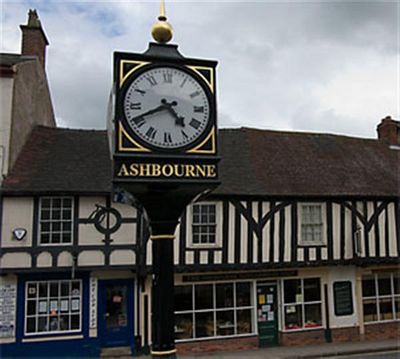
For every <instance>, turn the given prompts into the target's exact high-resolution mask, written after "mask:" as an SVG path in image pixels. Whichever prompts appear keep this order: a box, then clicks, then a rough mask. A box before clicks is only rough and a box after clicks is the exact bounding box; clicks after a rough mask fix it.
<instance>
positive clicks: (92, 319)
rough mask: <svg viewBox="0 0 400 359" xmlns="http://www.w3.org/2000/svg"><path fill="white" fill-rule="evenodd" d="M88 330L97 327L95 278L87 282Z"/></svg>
mask: <svg viewBox="0 0 400 359" xmlns="http://www.w3.org/2000/svg"><path fill="white" fill-rule="evenodd" d="M89 298H90V300H89V303H90V304H89V328H91V329H93V328H96V327H97V278H93V277H91V278H90V281H89Z"/></svg>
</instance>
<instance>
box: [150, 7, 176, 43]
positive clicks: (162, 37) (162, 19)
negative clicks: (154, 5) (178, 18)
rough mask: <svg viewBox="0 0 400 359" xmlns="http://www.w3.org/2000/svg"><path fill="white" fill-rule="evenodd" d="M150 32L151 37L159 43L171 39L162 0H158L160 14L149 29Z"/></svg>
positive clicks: (170, 31) (170, 30) (170, 27)
mask: <svg viewBox="0 0 400 359" xmlns="http://www.w3.org/2000/svg"><path fill="white" fill-rule="evenodd" d="M151 34H152V35H153V39H154V40H156V41H157V42H158V43H160V44H166V43H167V42H168V41H170V40H171V39H172V26H171V25H170V24H169V23H168V22H167V17H166V16H165V4H164V0H161V1H160V15H159V16H158V21H157V22H156V23H155V24H154V25H153V28H152V29H151Z"/></svg>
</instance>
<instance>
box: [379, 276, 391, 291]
mask: <svg viewBox="0 0 400 359" xmlns="http://www.w3.org/2000/svg"><path fill="white" fill-rule="evenodd" d="M378 292H379V295H390V294H391V293H392V288H391V278H390V274H385V275H378Z"/></svg>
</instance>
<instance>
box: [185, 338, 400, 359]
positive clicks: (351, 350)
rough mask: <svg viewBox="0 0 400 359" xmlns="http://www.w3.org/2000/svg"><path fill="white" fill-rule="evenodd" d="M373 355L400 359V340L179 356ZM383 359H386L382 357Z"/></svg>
mask: <svg viewBox="0 0 400 359" xmlns="http://www.w3.org/2000/svg"><path fill="white" fill-rule="evenodd" d="M371 353H390V354H389V355H388V356H387V357H388V358H389V357H390V358H399V359H400V338H399V339H398V340H397V339H391V340H382V341H360V342H349V343H326V344H321V345H307V346H304V347H298V346H296V347H273V348H260V349H256V350H249V351H235V352H223V353H201V354H196V355H179V356H178V358H179V359H190V358H199V357H204V358H212V359H227V358H242V359H247V358H251V359H258V358H259V359H261V358H262V359H317V358H326V359H328V358H332V357H341V358H344V357H345V356H351V355H357V357H358V358H362V357H363V354H364V356H365V358H367V357H368V356H369V354H371ZM382 358H385V356H384V355H382Z"/></svg>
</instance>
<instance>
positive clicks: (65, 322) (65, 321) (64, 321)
mask: <svg viewBox="0 0 400 359" xmlns="http://www.w3.org/2000/svg"><path fill="white" fill-rule="evenodd" d="M60 330H69V316H68V315H62V316H61V317H60Z"/></svg>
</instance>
